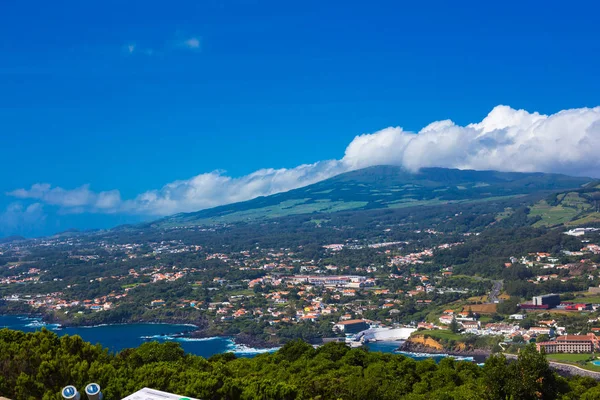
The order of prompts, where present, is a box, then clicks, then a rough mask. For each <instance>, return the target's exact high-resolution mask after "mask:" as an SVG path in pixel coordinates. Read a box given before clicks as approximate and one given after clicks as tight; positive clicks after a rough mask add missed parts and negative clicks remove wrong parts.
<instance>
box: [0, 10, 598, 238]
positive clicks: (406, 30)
mask: <svg viewBox="0 0 600 400" xmlns="http://www.w3.org/2000/svg"><path fill="white" fill-rule="evenodd" d="M399 3H404V2H397V1H394V2H392V1H390V2H362V1H360V2H359V1H344V2H341V1H340V2H338V1H332V2H323V1H320V2H317V1H314V2H313V1H306V2H282V1H276V2H275V1H273V2H271V1H241V0H240V1H173V2H167V3H165V2H158V1H104V2H88V1H85V2H82V1H59V2H45V1H33V2H32V1H29V2H25V1H12V2H9V1H6V2H3V3H2V5H1V6H0V35H1V37H2V38H3V40H2V41H0V138H1V143H0V160H2V175H1V178H2V179H0V236H3V235H10V234H25V235H28V236H32V235H42V234H49V233H53V232H56V231H60V230H65V229H69V228H79V229H86V228H98V227H110V226H113V225H115V224H119V223H126V222H136V221H140V220H145V219H151V218H156V217H158V216H161V215H166V214H168V213H170V212H171V211H173V212H177V211H191V210H192V209H197V208H203V207H207V206H211V205H216V204H222V203H226V202H230V201H237V200H242V199H246V198H250V197H253V196H255V195H259V194H268V193H273V192H276V191H279V190H287V189H289V188H292V187H295V186H298V185H300V184H306V183H311V182H314V181H315V180H318V179H321V178H324V177H328V176H330V175H331V174H333V173H337V172H343V171H345V170H347V169H348V168H350V167H348V166H347V165H346V164H347V163H346V164H344V166H340V165H339V163H340V160H342V161H344V159H345V157H346V156H347V155H348V149H349V148H350V147H348V146H349V145H350V144H351V143H353V144H355V145H356V146H358V144H360V143H359V142H356V139H355V138H356V136H357V135H362V134H367V133H370V134H372V133H375V132H378V131H380V130H382V129H384V128H387V127H398V126H399V127H402V128H403V129H404V131H410V132H419V131H420V130H421V129H422V128H423V127H425V126H427V125H428V124H430V123H431V122H433V121H441V120H446V119H451V120H452V121H453V122H454V123H455V124H456V126H458V127H466V126H467V125H468V124H470V123H477V122H483V121H484V119H485V118H486V116H488V114H490V112H491V111H492V110H493V109H494V107H496V106H498V105H508V106H510V107H512V108H511V109H510V110H509V111H506V110H504V111H503V110H498V112H497V113H496V114H497V115H496V116H495V117H494V118H500V119H502V120H503V121H507V120H511V121H512V120H514V118H513V114H511V113H513V112H515V113H516V110H520V109H524V110H527V111H528V113H529V114H528V115H530V114H531V115H533V113H534V112H539V113H541V114H543V115H549V116H553V115H557V113H559V112H560V111H561V110H575V109H577V110H581V109H584V108H587V109H591V110H595V109H594V108H593V107H596V106H598V105H600V99H599V96H600V95H599V94H600V73H599V71H600V42H599V41H598V37H600V32H599V28H598V21H597V15H598V13H599V12H600V6H599V5H598V4H596V2H592V1H589V2H578V3H577V7H575V6H573V5H568V4H567V3H564V2H552V1H550V2H547V1H546V2H516V1H515V2H510V1H505V2H495V3H489V2H458V3H457V2H447V1H440V2H435V1H430V2H410V4H399ZM488 3H489V4H488ZM590 113H591V114H590ZM590 113H588V114H589V118H588V117H586V118H588V119H586V120H585V121H586V122H585V124H583V125H582V126H584V128H581V129H583V130H586V132H587V135H588V136H589V137H586V140H588V147H589V143H592V144H593V145H595V144H596V143H597V142H595V141H594V140H595V139H597V138H598V134H597V133H598V126H600V123H598V124H595V125H594V121H596V119H595V118H596V114H597V112H596V111H594V112H591V111H590ZM574 114H577V115H581V114H582V112H577V113H574ZM588 114H585V115H586V116H587V115H588ZM592 114H593V115H592ZM515 115H516V114H515ZM519 118H520V117H519ZM573 118H575V117H573ZM577 118H578V117H577ZM550 119H551V118H550ZM534 120H536V119H535V118H533V120H531V121H530V118H529V117H527V118H525V119H524V120H522V119H519V121H525V122H522V124H530V125H531V124H534V122H535V121H534ZM532 121H533V122H532ZM488 122H489V121H488ZM519 123H521V122H519ZM569 124H570V125H573V126H576V125H577V124H576V123H574V122H569ZM586 124H587V125H586ZM488 125H489V124H488ZM505 125H506V126H505ZM530 125H527V126H530ZM507 126H508V125H507V124H504V125H502V126H501V127H500V128H502V129H504V130H506V129H505V128H507ZM512 126H513V125H511V127H512ZM519 126H520V128H519V129H520V130H519V132H529V129H530V128H523V125H519ZM531 126H533V125H531ZM555 126H557V124H555ZM589 127H592V128H593V127H595V128H593V129H592V128H589ZM588 128H589V129H588ZM481 129H482V130H483V131H485V132H487V133H489V132H488V131H489V129H488V130H486V128H481ZM511 129H512V128H511ZM531 129H533V128H531ZM548 129H551V128H548ZM397 134H398V132H397V131H394V132H391V133H390V132H387V131H384V132H383V133H382V134H381V135H379V136H377V137H378V138H384V137H389V138H391V139H390V140H389V141H388V142H386V143H388V144H385V146H388V145H389V143H391V145H392V146H400V144H399V143H400V142H402V140H403V139H402V140H400V139H398V137H397ZM386 135H388V136H386ZM395 135H396V136H395ZM419 135H420V134H419ZM510 135H511V134H509V136H510ZM515 135H516V134H515ZM521 135H522V136H521V137H523V135H525V133H521ZM537 135H538V136H537V137H538V138H544V137H546V136H547V132H546V131H543V132H538V134H537ZM510 137H511V138H512V136H510ZM368 138H372V137H371V136H369V137H368ZM397 140H400V142H398V141H397ZM511 140H513V139H511ZM542 140H543V139H542ZM590 140H591V142H590ZM357 143H358V144H357ZM361 143H362V142H361ZM402 143H404V142H402ZM436 143H437V142H436ZM363 144H364V143H363ZM356 146H355V147H356ZM361 146H362V145H361ZM388 147H389V146H388ZM396 149H397V148H396ZM371 150H372V149H371ZM392 150H394V149H393V148H391V150H390V148H387V147H386V148H382V147H381V146H380V147H377V148H376V149H374V150H373V151H372V153H370V152H369V151H370V149H369V148H366V147H361V148H360V149H358V150H357V149H355V151H357V152H358V153H361V154H362V153H363V152H366V153H368V154H370V155H371V156H370V158H369V161H368V162H366V161H364V160H363V161H364V162H363V161H360V162H353V164H352V165H353V167H360V166H365V165H372V164H376V163H378V162H379V161H381V162H384V161H385V162H392V163H394V162H396V161H397V163H398V164H401V165H406V164H407V161H406V157H404V158H402V159H399V158H398V156H396V155H395V154H396V153H397V152H398V151H397V150H394V151H393V153H394V154H391V153H390V154H388V153H386V152H389V151H392ZM453 151H454V150H453ZM511 151H515V150H514V148H513V149H512V150H511ZM580 151H581V150H580V149H579V148H577V147H574V148H573V149H572V152H571V154H569V155H564V154H563V155H561V156H560V158H561V160H562V159H563V158H564V157H567V158H568V160H567V161H568V162H567V161H565V163H564V165H563V164H561V165H563V166H562V167H561V168H556V170H555V168H554V167H552V166H549V165H547V164H544V163H537V164H532V165H530V166H525V167H520V166H518V165H517V166H514V167H513V168H512V169H515V170H519V169H523V170H528V169H540V170H548V169H550V170H552V171H553V172H566V173H577V174H586V175H595V174H596V173H597V171H598V169H596V168H597V167H598V165H597V164H593V165H588V164H585V163H583V164H582V162H581V161H580V160H579V159H583V158H584V155H583V154H581V156H580V157H579V159H578V156H579V153H578V152H580ZM382 154H383V155H382ZM386 154H387V156H386ZM452 154H454V155H453V156H452V157H449V158H448V161H445V162H444V163H442V164H443V165H442V166H454V167H464V166H466V167H479V166H482V167H487V166H490V165H488V164H482V163H481V162H480V161H478V160H476V161H473V160H471V159H469V161H465V159H464V157H463V158H460V157H459V156H456V154H455V153H452ZM461 154H462V153H461ZM506 154H508V152H506ZM553 154H554V153H552V152H551V151H550V150H549V153H548V156H549V157H552V155H553ZM446 155H447V154H446V153H444V157H445V156H446ZM423 157H425V156H422V157H421V158H420V159H419V160H418V161H412V164H410V165H411V166H417V167H418V166H423V165H429V164H430V163H431V162H430V161H429V160H424V158H423ZM444 157H442V158H443V159H445V158H444ZM346 158H348V157H346ZM323 160H334V161H336V162H334V164H323ZM353 160H356V158H353ZM312 163H318V165H317V166H316V167H314V168H312V169H311V168H308V169H303V170H302V171H301V172H300V175H298V174H299V172H298V170H297V169H296V168H297V167H298V166H299V165H303V164H312ZM428 163H429V164H428ZM495 165H496V164H491V167H494V166H495ZM498 165H503V164H502V163H501V162H500V161H498ZM264 168H276V169H282V168H285V169H286V171H287V172H279V173H277V174H278V178H277V179H279V180H275V181H274V178H273V173H269V172H268V171H267V172H263V173H260V174H259V175H260V176H259V177H258V178H257V177H255V176H251V177H250V178H248V174H252V173H253V172H255V171H257V170H261V169H264ZM315 169H316V170H318V172H319V174H317V175H315V173H314V171H315ZM215 170H220V171H226V172H221V173H220V175H219V174H214V173H213V174H211V172H212V171H215ZM588 170H589V172H588ZM290 171H292V172H293V173H291V175H290V173H289V172H290ZM202 174H205V175H202ZM286 174H287V175H286ZM193 177H199V178H198V179H196V180H195V181H194V182H192V183H190V182H191V181H189V180H190V179H192V178H193ZM265 177H266V178H265ZM205 178H206V179H209V180H210V179H212V180H211V181H210V182H212V183H210V185H209V186H210V187H209V188H208V189H207V188H206V187H205V186H201V184H202V185H204V183H201V184H200V183H198V182H199V181H202V182H204V181H205V180H206V179H205ZM219 179H221V180H219ZM257 179H266V180H267V181H266V183H264V184H262V183H261V185H259V186H260V190H258V191H253V190H251V189H252V188H251V187H249V186H248V182H251V183H252V182H254V183H256V180H257ZM182 180H183V181H185V187H182V185H181V183H176V184H174V185H171V186H169V187H167V188H166V189H165V185H168V184H170V183H173V182H176V181H182ZM215 182H216V183H215ZM261 182H262V181H261ZM36 184H48V185H49V186H48V185H47V186H43V187H41V188H40V187H37V189H34V188H32V185H36ZM83 185H89V187H87V186H83ZM222 185H230V186H232V185H233V186H232V187H230V188H229V189H228V190H229V192H227V193H225V194H224V193H222V191H220V190H221V189H220V187H221V186H222ZM82 186H83V188H84V189H81V190H79V191H78V192H73V190H75V189H78V188H82ZM250 186H252V185H250ZM190 187H191V188H192V189H191V191H190ZM57 188H59V189H60V190H58V191H57V190H56V189H57ZM19 189H22V190H21V191H20V192H15V191H16V190H19ZM153 190H154V191H155V192H150V193H151V197H152V199H150V200H148V196H146V195H145V194H147V193H148V191H153ZM117 191H118V198H117V196H116V194H115V193H117ZM165 191H166V192H165ZM101 192H105V193H108V194H106V195H105V196H104V195H102V196H104V197H102V198H103V199H105V198H108V197H110V201H108V200H107V201H106V202H104V203H102V205H99V203H98V201H99V200H98V193H101ZM165 193H166V194H165ZM238 193H241V194H239V195H238ZM113 195H114V196H113ZM140 195H142V197H139V196H140ZM69 196H71V198H68V197H69ZM72 196H79V197H78V200H75V201H73V200H72ZM81 196H83V197H84V198H82V197H81ZM165 196H166V197H168V198H166V197H165ZM178 196H179V197H178ZM192 196H200V197H202V200H201V201H200V200H196V197H195V198H194V199H191V200H190V198H191V197H192ZM136 199H137V200H136ZM140 199H141V200H140ZM157 199H158V200H160V204H158V203H157V201H158V200H157ZM128 200H129V202H127V201H128ZM163 200H164V201H163ZM149 202H152V204H151V205H149ZM165 202H166V203H168V204H166V205H165ZM108 203H110V204H108ZM142 203H143V204H142ZM157 204H158V205H157ZM28 207H29V208H28Z"/></svg>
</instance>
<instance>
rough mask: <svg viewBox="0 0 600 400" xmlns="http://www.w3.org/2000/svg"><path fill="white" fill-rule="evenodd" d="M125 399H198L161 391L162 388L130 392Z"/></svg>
mask: <svg viewBox="0 0 600 400" xmlns="http://www.w3.org/2000/svg"><path fill="white" fill-rule="evenodd" d="M123 400H198V399H194V398H191V397H186V396H179V395H176V394H173V393H167V392H161V391H160V390H154V389H148V388H143V389H142V390H138V391H137V392H135V393H133V394H130V395H129V396H127V397H125V398H124V399H123Z"/></svg>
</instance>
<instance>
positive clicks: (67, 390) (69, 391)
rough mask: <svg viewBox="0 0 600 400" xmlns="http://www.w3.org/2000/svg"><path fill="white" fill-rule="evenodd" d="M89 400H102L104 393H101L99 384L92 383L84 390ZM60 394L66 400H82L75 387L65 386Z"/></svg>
mask: <svg viewBox="0 0 600 400" xmlns="http://www.w3.org/2000/svg"><path fill="white" fill-rule="evenodd" d="M84 392H85V394H86V396H87V398H88V400H102V398H103V396H102V392H101V391H100V385H98V384H97V383H90V384H89V385H87V386H86V387H85V390H84ZM60 394H61V395H62V397H63V399H65V400H81V394H79V392H78V391H77V388H76V387H75V386H72V385H69V386H65V387H64V388H63V389H62V390H61V392H60Z"/></svg>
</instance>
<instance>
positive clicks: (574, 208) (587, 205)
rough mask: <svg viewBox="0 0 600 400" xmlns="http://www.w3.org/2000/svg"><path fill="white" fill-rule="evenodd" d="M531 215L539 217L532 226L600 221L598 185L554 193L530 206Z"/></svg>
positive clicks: (599, 188)
mask: <svg viewBox="0 0 600 400" xmlns="http://www.w3.org/2000/svg"><path fill="white" fill-rule="evenodd" d="M529 215H530V216H531V217H538V216H539V217H540V220H539V221H537V222H536V223H535V224H534V226H550V227H551V226H556V225H566V226H578V225H585V224H589V223H594V222H599V221H600V185H598V184H596V183H593V184H590V185H586V187H585V188H581V189H578V190H572V191H565V192H560V193H554V194H552V195H551V196H548V198H546V199H544V200H541V201H539V202H537V203H535V204H534V205H533V206H532V207H530V213H529Z"/></svg>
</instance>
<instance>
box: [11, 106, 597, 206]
mask: <svg viewBox="0 0 600 400" xmlns="http://www.w3.org/2000/svg"><path fill="white" fill-rule="evenodd" d="M599 150H600V107H595V108H579V109H570V110H564V111H560V112H558V113H556V114H552V115H542V114H538V113H535V112H534V113H529V112H527V111H525V110H515V109H512V108H510V107H507V106H497V107H495V108H494V109H493V110H492V111H491V112H490V113H489V114H488V116H487V117H486V118H484V119H483V121H481V122H477V123H472V124H469V125H467V126H459V125H456V124H455V123H454V122H452V121H451V120H444V121H436V122H433V123H431V124H429V125H427V126H426V127H424V128H423V129H421V130H420V131H419V132H410V131H405V130H403V129H402V128H400V127H389V128H385V129H382V130H380V131H377V132H374V133H370V134H363V135H359V136H356V137H355V138H354V140H353V141H352V142H351V143H350V144H349V145H348V146H347V147H346V150H345V153H344V156H343V158H342V159H340V160H327V161H319V162H316V163H314V164H305V165H300V166H298V167H295V168H291V169H285V168H282V169H261V170H258V171H256V172H253V173H251V174H249V175H246V176H242V177H237V178H234V177H230V176H227V175H226V174H225V173H224V172H221V171H214V172H209V173H203V174H200V175H196V176H194V177H192V178H190V179H185V180H178V181H174V182H171V183H168V184H166V185H164V186H163V187H162V188H160V189H157V190H150V191H147V192H145V193H142V194H140V195H138V196H137V197H135V198H134V199H128V200H122V199H121V196H120V194H119V192H118V191H117V190H112V191H106V192H99V193H96V192H92V191H91V190H90V189H89V186H88V185H84V186H81V187H79V188H76V189H72V190H68V189H63V188H60V187H52V186H50V185H48V184H36V185H33V186H32V187H31V188H30V189H17V190H14V191H12V192H9V193H8V195H10V196H13V197H18V198H22V199H35V200H38V201H41V202H44V203H46V204H50V205H56V206H59V207H61V208H62V209H64V210H65V211H66V212H80V211H89V212H105V213H115V212H121V213H130V214H146V215H169V214H173V213H177V212H186V211H195V210H199V209H203V208H209V207H214V206H217V205H222V204H227V203H233V202H238V201H243V200H248V199H251V198H254V197H257V196H266V195H270V194H274V193H278V192H282V191H287V190H291V189H295V188H298V187H301V186H306V185H309V184H312V183H315V182H318V181H320V180H323V179H327V178H329V177H332V176H334V175H337V174H340V173H343V172H346V171H350V170H354V169H359V168H364V167H369V166H373V165H382V164H390V165H399V166H403V167H405V168H407V169H410V170H418V169H419V168H422V167H451V168H460V169H478V170H484V169H494V170H500V171H519V172H532V171H539V172H555V173H565V174H571V175H582V176H593V177H600V157H598V155H597V153H598V151H599Z"/></svg>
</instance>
